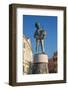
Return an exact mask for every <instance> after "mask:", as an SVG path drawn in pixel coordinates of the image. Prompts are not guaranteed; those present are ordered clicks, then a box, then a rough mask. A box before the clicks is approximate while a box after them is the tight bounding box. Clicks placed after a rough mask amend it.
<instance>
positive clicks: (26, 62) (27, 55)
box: [23, 36, 33, 74]
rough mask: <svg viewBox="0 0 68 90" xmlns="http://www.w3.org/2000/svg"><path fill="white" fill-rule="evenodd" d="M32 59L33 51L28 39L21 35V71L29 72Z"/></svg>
mask: <svg viewBox="0 0 68 90" xmlns="http://www.w3.org/2000/svg"><path fill="white" fill-rule="evenodd" d="M32 60H33V53H32V48H31V41H30V39H28V38H26V37H25V36H24V37H23V72H24V74H29V73H30V72H31V70H30V67H31V66H30V65H31V62H32Z"/></svg>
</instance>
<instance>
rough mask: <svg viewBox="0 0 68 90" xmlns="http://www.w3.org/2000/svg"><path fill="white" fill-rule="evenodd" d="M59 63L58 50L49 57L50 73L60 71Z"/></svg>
mask: <svg viewBox="0 0 68 90" xmlns="http://www.w3.org/2000/svg"><path fill="white" fill-rule="evenodd" d="M57 68H58V65H57V52H55V53H54V55H53V57H52V58H50V59H49V61H48V69H49V73H57V72H58V71H57V70H58V69H57Z"/></svg>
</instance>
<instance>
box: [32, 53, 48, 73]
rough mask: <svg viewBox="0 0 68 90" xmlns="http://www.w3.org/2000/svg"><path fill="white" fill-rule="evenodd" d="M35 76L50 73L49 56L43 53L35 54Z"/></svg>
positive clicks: (33, 71)
mask: <svg viewBox="0 0 68 90" xmlns="http://www.w3.org/2000/svg"><path fill="white" fill-rule="evenodd" d="M32 73H33V74H45V73H48V56H47V55H46V54H43V53H39V54H35V55H34V61H33V70H32Z"/></svg>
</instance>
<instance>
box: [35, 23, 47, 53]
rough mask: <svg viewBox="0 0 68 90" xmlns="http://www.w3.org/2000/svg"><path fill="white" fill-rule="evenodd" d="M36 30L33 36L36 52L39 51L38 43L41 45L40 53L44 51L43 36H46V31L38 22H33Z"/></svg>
mask: <svg viewBox="0 0 68 90" xmlns="http://www.w3.org/2000/svg"><path fill="white" fill-rule="evenodd" d="M35 27H36V31H35V33H34V38H35V39H36V52H37V53H38V52H39V44H40V45H41V50H42V53H44V38H45V36H46V32H45V31H44V30H43V28H41V27H40V23H38V22H36V23H35Z"/></svg>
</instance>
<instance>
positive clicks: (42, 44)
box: [40, 39, 44, 52]
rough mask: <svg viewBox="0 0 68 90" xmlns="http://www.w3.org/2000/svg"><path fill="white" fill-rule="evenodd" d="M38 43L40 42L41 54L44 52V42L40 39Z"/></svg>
mask: <svg viewBox="0 0 68 90" xmlns="http://www.w3.org/2000/svg"><path fill="white" fill-rule="evenodd" d="M40 42H41V49H42V52H44V40H43V39H42V40H41V41H40Z"/></svg>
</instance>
